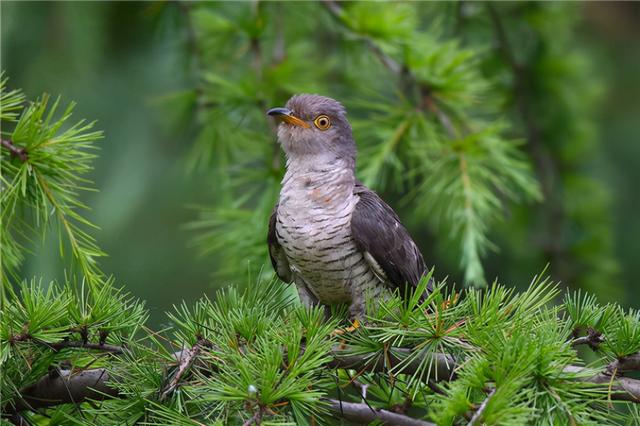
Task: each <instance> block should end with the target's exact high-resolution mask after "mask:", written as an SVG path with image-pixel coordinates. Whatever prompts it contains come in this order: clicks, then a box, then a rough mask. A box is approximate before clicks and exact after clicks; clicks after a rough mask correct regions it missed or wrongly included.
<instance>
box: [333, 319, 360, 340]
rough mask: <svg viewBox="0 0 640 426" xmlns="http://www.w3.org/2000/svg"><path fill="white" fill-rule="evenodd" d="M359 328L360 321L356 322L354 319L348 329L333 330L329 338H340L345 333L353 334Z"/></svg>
mask: <svg viewBox="0 0 640 426" xmlns="http://www.w3.org/2000/svg"><path fill="white" fill-rule="evenodd" d="M359 328H360V321H358V320H357V319H354V320H353V322H352V323H351V325H350V326H349V327H347V328H336V329H335V330H333V332H332V333H331V336H342V335H343V334H346V333H353V332H354V331H356V330H357V329H359Z"/></svg>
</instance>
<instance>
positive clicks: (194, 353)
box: [160, 340, 206, 399]
mask: <svg viewBox="0 0 640 426" xmlns="http://www.w3.org/2000/svg"><path fill="white" fill-rule="evenodd" d="M205 344H206V343H205V342H204V341H203V340H198V341H197V342H196V343H195V345H193V346H192V347H191V348H189V349H186V350H183V351H181V352H179V354H180V355H179V356H178V361H179V363H178V370H177V371H176V373H175V375H174V376H173V378H172V379H171V381H170V382H169V384H168V385H167V387H166V388H165V389H164V390H163V391H162V393H161V395H160V399H165V398H166V397H167V396H169V395H171V393H172V392H173V391H174V390H176V388H177V387H178V385H179V384H180V379H182V376H184V375H185V373H186V372H187V371H189V369H190V368H191V366H192V365H193V363H194V362H195V361H196V359H197V358H198V355H200V352H201V351H202V348H203V347H204V346H205Z"/></svg>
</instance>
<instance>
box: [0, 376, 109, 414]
mask: <svg viewBox="0 0 640 426" xmlns="http://www.w3.org/2000/svg"><path fill="white" fill-rule="evenodd" d="M108 381H109V374H108V373H107V371H106V370H105V369H104V368H94V369H89V370H80V371H75V370H60V371H59V374H56V375H53V376H52V375H49V374H47V375H45V376H43V377H42V378H41V379H40V380H38V381H37V382H36V383H35V384H33V385H31V386H28V387H26V388H24V389H22V390H20V395H21V397H22V399H21V400H18V401H17V403H16V406H15V412H20V411H24V410H34V409H38V408H44V407H52V406H56V405H60V404H69V403H76V404H77V403H80V402H83V401H85V400H87V399H96V400H102V399H105V398H114V397H116V396H118V391H117V389H115V388H114V387H112V386H109V384H108V383H107V382H108ZM3 411H4V407H3Z"/></svg>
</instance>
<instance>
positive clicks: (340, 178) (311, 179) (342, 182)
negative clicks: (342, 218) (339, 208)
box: [281, 157, 356, 203]
mask: <svg viewBox="0 0 640 426" xmlns="http://www.w3.org/2000/svg"><path fill="white" fill-rule="evenodd" d="M353 169H354V168H353V166H352V165H351V164H349V162H348V161H345V160H343V159H335V158H334V159H331V160H325V161H323V160H321V159H318V158H315V159H314V158H312V157H309V158H308V159H300V158H297V159H288V160H287V172H286V173H285V175H284V178H283V180H282V192H281V194H291V193H294V192H295V193H297V195H296V196H297V197H304V198H307V197H306V196H307V195H308V196H309V197H311V198H314V199H315V198H317V199H321V200H332V201H333V202H338V203H340V202H344V201H346V199H347V198H349V197H351V196H352V194H353V188H354V186H355V182H356V179H355V174H354V170H353Z"/></svg>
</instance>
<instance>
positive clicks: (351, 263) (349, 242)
mask: <svg viewBox="0 0 640 426" xmlns="http://www.w3.org/2000/svg"><path fill="white" fill-rule="evenodd" d="M325 176H326V174H325ZM333 177H334V179H339V176H337V177H336V176H335V175H333ZM312 178H313V176H311V177H309V176H289V179H287V177H285V181H284V182H283V190H282V192H281V196H280V201H279V205H278V217H277V222H276V235H277V237H278V242H279V243H280V245H281V246H282V248H283V249H284V251H285V254H286V256H287V260H288V262H289V266H290V268H291V270H292V272H293V273H294V280H295V281H296V284H297V285H298V286H301V285H304V286H306V287H307V289H308V290H309V292H310V293H312V294H313V295H314V296H315V297H316V298H317V299H318V300H319V301H320V303H323V304H332V303H343V302H353V301H354V300H353V297H352V296H353V295H354V294H356V295H362V294H364V293H365V292H366V293H368V294H371V293H373V294H371V295H372V296H377V294H378V293H379V292H380V291H381V288H382V285H381V284H382V283H381V282H380V280H379V279H378V278H377V277H376V276H375V274H374V273H373V271H372V270H371V267H370V265H369V263H368V262H367V261H366V260H365V258H364V256H363V254H362V253H360V251H359V250H358V249H357V247H356V245H355V242H354V241H353V238H352V237H351V213H352V212H353V209H354V208H355V205H356V203H357V202H358V198H357V196H354V195H353V191H352V190H347V191H345V188H341V187H340V185H339V184H333V185H326V182H325V185H313V184H309V183H308V182H313V179H312ZM305 182H307V183H306V184H305Z"/></svg>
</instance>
